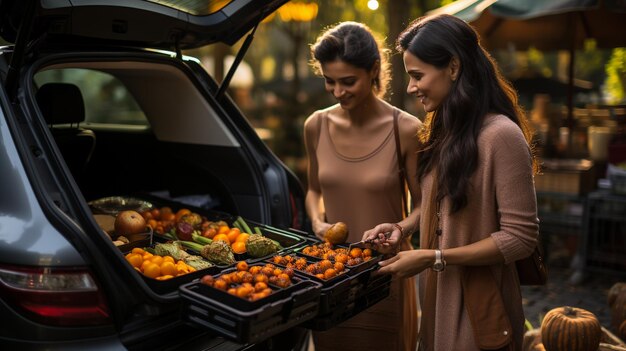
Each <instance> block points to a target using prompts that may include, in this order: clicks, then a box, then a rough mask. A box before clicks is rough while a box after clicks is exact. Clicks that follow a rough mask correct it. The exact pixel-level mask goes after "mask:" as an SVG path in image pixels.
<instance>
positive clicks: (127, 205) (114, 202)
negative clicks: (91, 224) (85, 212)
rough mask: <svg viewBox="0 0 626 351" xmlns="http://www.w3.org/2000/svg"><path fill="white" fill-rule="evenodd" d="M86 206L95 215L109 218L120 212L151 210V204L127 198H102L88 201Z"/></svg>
mask: <svg viewBox="0 0 626 351" xmlns="http://www.w3.org/2000/svg"><path fill="white" fill-rule="evenodd" d="M88 205H89V207H90V208H91V210H92V212H93V213H95V214H108V215H111V216H115V215H117V214H118V213H119V212H122V211H128V210H133V211H137V212H144V211H148V210H150V209H151V208H152V203H150V202H148V201H145V200H142V199H139V198H135V197H129V196H109V197H104V198H101V199H97V200H93V201H90V202H89V203H88Z"/></svg>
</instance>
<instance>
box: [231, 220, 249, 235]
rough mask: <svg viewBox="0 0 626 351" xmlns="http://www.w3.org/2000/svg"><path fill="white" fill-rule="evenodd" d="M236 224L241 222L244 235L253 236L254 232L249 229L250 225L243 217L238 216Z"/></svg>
mask: <svg viewBox="0 0 626 351" xmlns="http://www.w3.org/2000/svg"><path fill="white" fill-rule="evenodd" d="M235 222H239V225H241V227H242V228H243V232H244V233H248V234H252V230H250V227H248V223H246V221H244V220H243V218H241V216H237V219H236V220H235Z"/></svg>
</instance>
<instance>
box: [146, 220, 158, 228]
mask: <svg viewBox="0 0 626 351" xmlns="http://www.w3.org/2000/svg"><path fill="white" fill-rule="evenodd" d="M148 226H149V227H150V228H152V229H154V228H156V227H157V221H156V220H154V219H149V220H148Z"/></svg>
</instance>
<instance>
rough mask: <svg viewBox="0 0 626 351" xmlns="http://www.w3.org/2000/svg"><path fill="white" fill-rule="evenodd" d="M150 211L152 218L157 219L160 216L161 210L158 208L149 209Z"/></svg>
mask: <svg viewBox="0 0 626 351" xmlns="http://www.w3.org/2000/svg"><path fill="white" fill-rule="evenodd" d="M150 213H151V214H152V218H154V219H159V218H161V211H160V210H159V209H158V208H156V207H155V208H153V209H152V210H150Z"/></svg>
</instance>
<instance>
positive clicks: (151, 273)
mask: <svg viewBox="0 0 626 351" xmlns="http://www.w3.org/2000/svg"><path fill="white" fill-rule="evenodd" d="M143 274H144V275H145V276H146V277H148V278H156V277H158V276H160V275H161V268H160V267H159V266H158V265H157V264H156V263H149V264H148V265H147V266H146V268H145V269H144V270H143Z"/></svg>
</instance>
